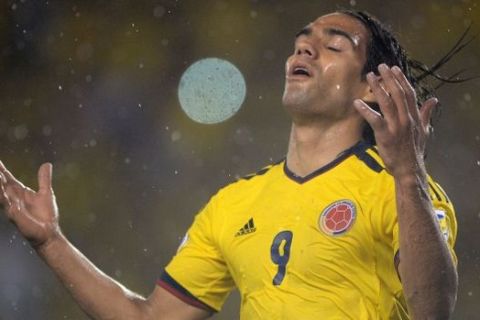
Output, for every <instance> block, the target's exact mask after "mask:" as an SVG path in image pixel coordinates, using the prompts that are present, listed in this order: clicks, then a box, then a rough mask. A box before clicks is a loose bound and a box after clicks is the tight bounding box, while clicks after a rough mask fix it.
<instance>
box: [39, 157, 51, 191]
mask: <svg viewBox="0 0 480 320" xmlns="http://www.w3.org/2000/svg"><path fill="white" fill-rule="evenodd" d="M51 190H52V164H51V163H44V164H42V165H41V166H40V169H38V192H40V193H45V192H50V191H51Z"/></svg>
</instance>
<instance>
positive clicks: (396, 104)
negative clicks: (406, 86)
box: [378, 63, 408, 123]
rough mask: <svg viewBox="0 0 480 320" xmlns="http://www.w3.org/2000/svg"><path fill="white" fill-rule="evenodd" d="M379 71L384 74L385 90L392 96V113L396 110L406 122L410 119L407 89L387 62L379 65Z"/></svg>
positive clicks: (400, 118) (399, 116) (399, 117)
mask: <svg viewBox="0 0 480 320" xmlns="http://www.w3.org/2000/svg"><path fill="white" fill-rule="evenodd" d="M378 71H379V72H380V75H381V76H382V79H383V83H384V87H385V91H387V92H388V93H390V95H391V97H392V100H393V105H392V109H393V110H392V113H394V111H395V113H396V114H397V115H398V119H399V120H400V121H401V122H402V123H404V121H405V120H407V119H408V103H407V99H406V98H405V91H404V90H403V88H402V86H401V85H400V83H399V82H398V81H397V79H396V78H395V75H394V74H393V72H392V70H390V68H389V67H388V66H387V65H386V64H384V63H382V64H381V65H379V66H378Z"/></svg>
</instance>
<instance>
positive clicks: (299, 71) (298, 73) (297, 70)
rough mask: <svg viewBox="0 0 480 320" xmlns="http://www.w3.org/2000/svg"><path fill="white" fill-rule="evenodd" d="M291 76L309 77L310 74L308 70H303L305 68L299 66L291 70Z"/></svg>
mask: <svg viewBox="0 0 480 320" xmlns="http://www.w3.org/2000/svg"><path fill="white" fill-rule="evenodd" d="M292 74H293V75H295V76H306V77H310V73H309V72H308V69H307V68H305V67H300V66H299V67H295V68H293V72H292Z"/></svg>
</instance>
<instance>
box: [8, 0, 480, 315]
mask: <svg viewBox="0 0 480 320" xmlns="http://www.w3.org/2000/svg"><path fill="white" fill-rule="evenodd" d="M340 7H342V8H354V9H362V10H368V11H370V12H371V13H373V14H375V15H376V16H378V17H379V18H380V19H381V20H383V21H385V22H386V23H387V24H389V25H390V26H391V27H392V29H393V30H394V31H395V32H396V34H397V35H398V37H399V38H400V40H401V42H402V43H403V44H404V46H405V47H406V48H407V50H408V51H409V52H410V53H411V54H412V56H414V57H415V58H417V59H420V60H423V61H424V62H426V63H428V64H432V63H434V62H436V60H437V59H438V58H440V57H441V56H442V55H443V54H444V53H446V52H447V51H448V50H449V49H450V48H451V47H452V45H453V44H454V43H455V41H456V40H457V39H458V37H459V36H460V35H461V33H462V32H463V30H465V28H466V26H468V25H469V24H470V23H471V22H473V27H472V28H473V30H472V31H473V32H472V34H476V33H479V32H480V8H479V7H480V2H479V1H475V0H463V1H461V0H456V1H453V0H452V1H447V0H441V1H440V0H437V1H410V0H409V1H399V0H396V1H373V0H369V1H366V0H365V1H363V0H357V1H353V0H352V1H306V0H304V1H298V0H296V1H273V0H270V1H269V0H265V1H263V0H257V1H253V0H252V1H247V0H245V1H220V0H219V1H206V0H203V1H195V0H179V1H165V0H156V1H154V0H151V1H123V0H117V1H101V0H97V1H44V0H42V1H34V0H21V1H5V0H3V1H2V3H1V4H0V158H1V160H3V161H4V163H5V164H6V165H7V166H8V167H9V168H11V169H12V171H13V172H14V173H15V174H16V175H17V176H18V177H19V178H21V179H22V180H23V181H25V182H26V183H27V184H29V185H32V186H34V187H36V170H37V168H38V166H39V165H40V164H41V163H42V162H44V161H51V162H53V164H54V188H55V191H56V195H57V199H58V203H59V206H60V212H61V225H62V228H63V230H64V232H65V234H66V235H67V236H68V238H69V239H70V240H71V241H72V242H73V243H74V244H75V245H76V246H77V247H78V248H79V249H80V250H81V251H82V252H83V253H85V255H86V256H87V257H89V258H90V259H91V260H92V261H93V262H94V263H95V264H96V265H97V266H98V267H99V268H100V269H102V270H104V271H105V272H106V273H108V274H109V275H111V276H113V277H114V278H116V279H118V280H119V281H120V282H122V283H123V284H125V285H126V286H127V287H129V288H131V289H132V290H134V291H137V292H139V293H141V294H144V295H148V294H149V293H150V292H151V291H152V290H153V288H154V286H155V280H156V278H157V276H158V275H159V273H160V272H161V270H162V268H163V267H164V266H165V264H166V263H167V262H168V261H169V259H170V258H171V256H172V255H173V254H174V252H175V250H176V248H177V245H178V244H179V241H180V239H181V237H182V236H183V234H184V233H185V231H186V229H187V228H188V226H189V225H190V223H191V221H192V218H193V216H194V214H195V213H196V212H197V210H198V209H199V208H201V207H202V206H203V205H204V203H205V202H206V201H207V200H208V198H209V197H210V195H212V194H213V193H214V192H215V191H216V190H217V189H218V188H219V187H221V186H223V185H225V184H227V183H229V182H231V181H234V180H235V177H237V176H242V175H245V174H248V173H250V172H254V171H256V170H257V169H259V168H260V167H262V166H264V165H266V164H268V163H270V162H273V161H276V160H278V159H280V158H282V157H283V155H284V154H285V151H286V146H287V139H288V132H289V128H290V120H289V118H288V116H287V115H286V113H285V112H284V110H283V108H282V106H281V103H280V98H281V95H282V90H283V78H284V71H283V70H284V62H285V59H286V57H287V56H288V55H289V54H290V52H291V51H292V44H293V38H294V35H295V33H296V32H297V31H299V30H300V29H301V28H302V27H303V26H304V25H305V24H307V23H308V22H310V21H312V20H314V19H315V18H316V17H317V16H319V15H322V14H325V13H328V12H330V11H333V10H335V9H337V8H340ZM206 57H218V58H223V59H227V60H229V61H231V62H232V63H234V64H235V65H236V66H237V67H238V68H239V69H240V70H241V71H242V73H243V74H244V76H245V79H246V83H247V97H246V101H245V103H244V105H243V107H242V109H241V110H240V112H239V113H238V114H237V115H236V116H235V117H233V118H232V119H230V120H228V121H226V122H224V123H222V124H217V125H210V126H208V125H201V124H197V123H195V122H193V121H191V120H190V119H188V118H187V117H186V115H185V114H184V113H183V111H182V110H181V108H180V106H179V103H178V98H177V85H178V83H179V80H180V77H181V75H182V73H183V71H184V70H185V69H186V68H187V67H188V66H189V65H190V64H191V63H193V62H195V61H196V60H198V59H201V58H206ZM460 69H468V71H467V75H478V74H480V40H479V39H478V38H477V39H476V40H475V41H474V42H473V43H472V44H471V45H470V46H469V47H467V48H466V49H465V50H463V52H462V53H461V54H459V55H458V56H457V57H456V58H454V60H453V61H452V62H451V63H450V64H449V65H448V66H447V67H446V68H445V70H444V73H445V74H447V75H448V74H450V73H453V72H455V71H458V70H460ZM479 91H480V80H478V79H477V80H472V81H470V82H467V83H464V84H461V85H451V86H444V87H443V88H442V89H441V90H439V91H438V97H439V99H440V101H441V102H442V104H443V108H442V114H441V116H440V119H439V121H438V123H437V125H436V127H435V133H434V137H433V138H432V139H431V140H430V144H429V155H428V167H429V172H430V173H431V174H432V175H433V176H434V177H435V178H436V179H437V180H438V181H439V182H440V183H441V184H442V186H443V187H444V188H445V189H446V191H447V192H448V194H449V195H450V197H451V199H452V201H453V202H454V203H455V204H456V210H457V218H458V225H459V235H458V239H457V246H456V251H457V254H458V257H459V273H460V291H459V295H458V303H457V309H456V311H455V317H454V318H455V319H479V318H480V315H479V314H478V313H479V308H478V300H479V296H480V278H479V277H480V265H479V259H480V252H479V249H478V244H479V241H480V235H479V233H478V230H479V226H480V223H479V219H480V199H479V197H480V193H479V189H478V186H479V183H480V128H479V124H480V123H479V120H480V109H479V106H478V103H477V101H479V99H480V92H479ZM238 311H239V298H238V294H236V293H234V294H233V295H232V297H231V298H230V299H229V300H228V302H227V304H226V306H225V307H224V310H223V311H222V312H220V313H219V314H218V315H217V316H216V317H215V319H235V318H238ZM86 318H87V317H86V316H85V315H84V314H83V313H82V312H81V311H80V309H79V308H78V307H77V306H76V305H75V303H74V302H73V300H72V299H71V298H70V296H69V295H68V294H67V292H66V290H65V289H63V288H62V287H61V285H59V283H58V281H57V280H56V279H55V277H54V276H53V275H52V273H51V272H50V271H49V270H48V268H47V267H46V266H45V265H44V264H43V262H42V261H41V260H40V259H39V258H38V257H37V256H36V254H35V253H34V252H32V249H31V248H30V247H29V245H28V244H27V243H25V242H24V241H23V239H22V238H21V236H19V235H18V234H17V232H16V231H15V229H14V227H13V226H12V225H11V224H9V223H8V222H7V221H6V219H5V217H4V216H3V215H1V217H0V319H2V320H7V319H86Z"/></svg>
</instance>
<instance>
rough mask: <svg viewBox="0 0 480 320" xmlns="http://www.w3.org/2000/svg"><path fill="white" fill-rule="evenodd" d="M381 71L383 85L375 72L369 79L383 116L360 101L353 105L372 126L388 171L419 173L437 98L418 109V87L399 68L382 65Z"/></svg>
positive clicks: (402, 173)
mask: <svg viewBox="0 0 480 320" xmlns="http://www.w3.org/2000/svg"><path fill="white" fill-rule="evenodd" d="M378 70H379V72H380V77H381V79H382V80H383V83H382V85H381V84H380V80H379V79H378V78H377V77H376V76H375V75H374V74H373V73H369V74H368V75H367V81H368V83H369V85H370V87H371V89H372V91H373V94H374V95H375V97H376V98H377V102H378V105H379V107H380V110H381V112H382V114H383V116H382V115H380V114H379V113H378V112H376V111H374V110H373V109H371V108H370V107H369V106H368V105H367V104H366V103H365V102H363V101H361V100H355V102H354V106H355V108H356V109H357V110H358V112H359V113H360V114H361V115H362V116H363V117H364V119H365V120H366V121H367V122H368V123H369V124H370V126H371V127H372V129H373V131H374V134H375V139H376V141H377V146H378V151H379V153H380V156H381V157H382V159H383V161H384V163H385V166H386V169H387V171H388V172H389V173H390V174H392V175H393V176H394V177H402V176H405V175H411V174H416V173H418V168H419V166H420V167H423V157H424V154H425V146H426V141H427V139H428V135H429V132H430V130H429V127H430V126H429V123H430V118H431V115H432V110H433V108H434V107H435V106H436V105H437V103H438V100H437V99H436V98H431V99H428V100H427V101H425V103H423V105H422V107H421V108H420V110H418V108H417V99H416V95H415V90H414V89H413V87H412V86H411V84H410V83H409V82H408V80H407V78H406V77H405V75H404V74H403V73H402V71H401V70H400V68H398V67H396V66H395V67H393V68H391V69H390V68H389V67H388V66H386V65H385V64H381V65H380V66H379V67H378Z"/></svg>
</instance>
